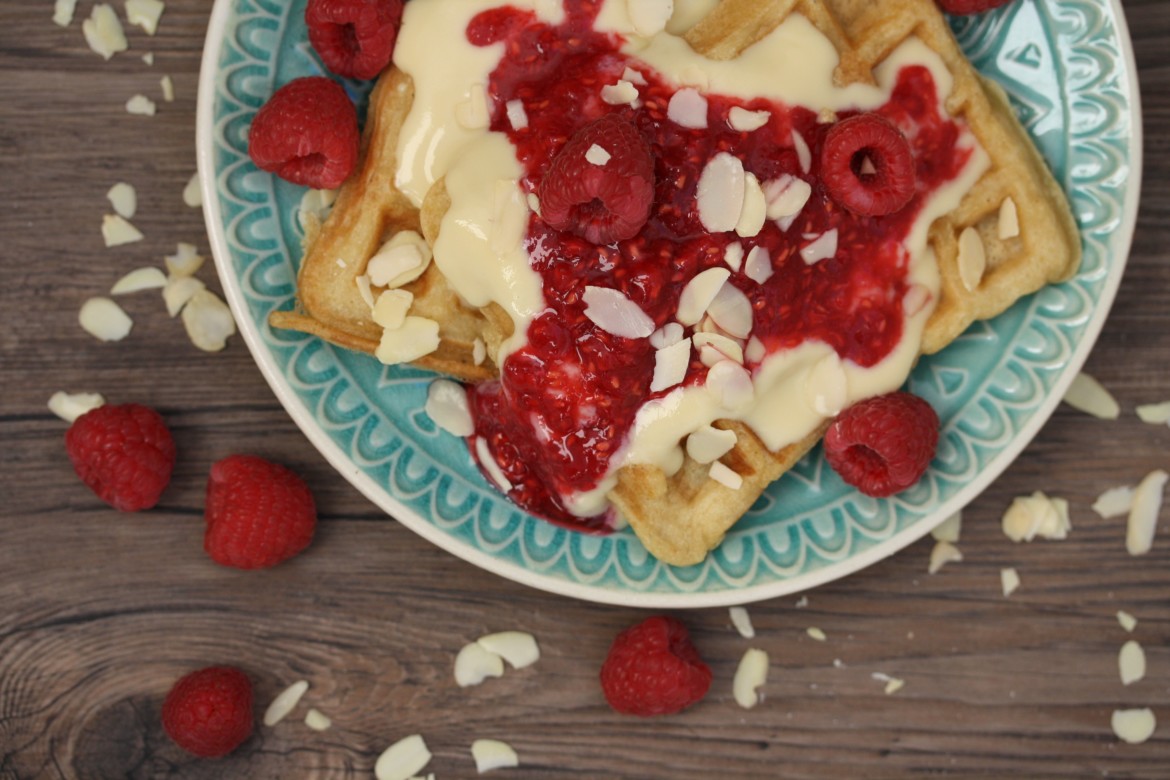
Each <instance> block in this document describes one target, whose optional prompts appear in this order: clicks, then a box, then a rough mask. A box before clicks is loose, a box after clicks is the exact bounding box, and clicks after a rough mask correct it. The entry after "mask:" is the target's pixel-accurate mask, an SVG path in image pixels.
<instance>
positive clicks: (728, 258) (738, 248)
mask: <svg viewBox="0 0 1170 780" xmlns="http://www.w3.org/2000/svg"><path fill="white" fill-rule="evenodd" d="M743 256H744V251H743V244H741V243H739V242H738V241H732V242H731V243H730V244H728V245H727V248H726V249H724V250H723V262H725V263H727V267H728V268H730V269H731V270H732V271H739V269H740V268H742V267H743Z"/></svg>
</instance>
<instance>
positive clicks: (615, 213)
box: [539, 114, 654, 245]
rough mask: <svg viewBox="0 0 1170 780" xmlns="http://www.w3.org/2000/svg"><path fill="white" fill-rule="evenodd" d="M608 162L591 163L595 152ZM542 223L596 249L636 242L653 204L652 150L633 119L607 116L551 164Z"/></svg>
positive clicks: (542, 199)
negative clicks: (601, 154)
mask: <svg viewBox="0 0 1170 780" xmlns="http://www.w3.org/2000/svg"><path fill="white" fill-rule="evenodd" d="M594 146H597V147H599V148H600V149H601V150H603V152H604V155H603V157H604V162H602V163H596V162H591V161H590V157H591V156H592V157H594V159H600V158H598V157H596V156H595V155H596V152H594V153H593V154H591V153H590V150H591V149H593V147H594ZM539 195H540V215H541V218H542V219H543V220H544V221H545V222H546V223H547V224H548V225H549V226H550V227H552V228H554V229H556V230H566V231H569V232H571V233H574V234H576V235H579V236H581V237H582V238H584V239H585V240H586V241H589V242H590V243H593V244H598V245H605V244H611V243H613V242H615V241H623V240H625V239H627V238H633V237H634V236H636V235H637V234H638V231H639V230H641V229H642V226H643V225H645V224H646V220H647V219H649V218H650V207H651V206H652V205H653V203H654V158H653V156H652V155H651V153H650V145H649V144H647V143H646V139H645V138H643V137H642V134H641V133H640V132H638V128H636V127H635V126H634V124H633V123H632V122H630V121H629V120H628V119H623V118H622V117H620V116H618V115H617V114H606V115H605V116H603V117H601V118H600V119H597V120H595V121H593V122H591V123H589V124H587V125H585V126H584V127H582V128H581V129H580V130H578V131H577V132H576V133H575V134H574V135H573V137H572V138H570V139H569V140H568V142H567V143H565V145H564V146H563V147H561V150H560V151H559V152H557V155H556V157H554V158H553V159H552V162H550V163H549V166H548V170H547V171H545V174H544V178H543V179H542V180H541V183H540V192H539Z"/></svg>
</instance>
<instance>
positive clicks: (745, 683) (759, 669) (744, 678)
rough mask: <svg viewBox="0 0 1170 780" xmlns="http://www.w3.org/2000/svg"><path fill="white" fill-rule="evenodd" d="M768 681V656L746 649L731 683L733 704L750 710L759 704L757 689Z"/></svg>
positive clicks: (759, 698) (759, 697)
mask: <svg viewBox="0 0 1170 780" xmlns="http://www.w3.org/2000/svg"><path fill="white" fill-rule="evenodd" d="M767 681H768V654H767V653H766V652H764V651H763V650H760V649H757V648H755V647H753V648H750V649H748V651H747V652H745V653H744V654H743V658H740V659H739V666H737V667H736V668H735V678H734V679H733V680H732V682H731V693H732V695H733V696H734V697H735V703H736V704H738V705H739V706H741V707H743V708H744V709H745V710H750V709H751V708H752V707H754V706H756V705H757V704H759V703H760V700H761V698H762V697H761V696H760V694H759V689H760V688H762V687H763V686H764V683H766V682H767Z"/></svg>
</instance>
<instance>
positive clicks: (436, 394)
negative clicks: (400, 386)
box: [424, 379, 475, 439]
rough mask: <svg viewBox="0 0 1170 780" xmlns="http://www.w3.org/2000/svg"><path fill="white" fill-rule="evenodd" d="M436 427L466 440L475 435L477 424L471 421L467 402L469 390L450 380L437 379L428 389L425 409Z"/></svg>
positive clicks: (469, 407)
mask: <svg viewBox="0 0 1170 780" xmlns="http://www.w3.org/2000/svg"><path fill="white" fill-rule="evenodd" d="M424 408H425V410H426V413H427V415H428V416H429V417H430V418H431V419H432V420H433V421H434V423H435V425H437V426H439V427H440V428H442V429H443V430H444V431H446V432H447V433H449V434H451V435H452V436H458V437H459V438H461V439H462V438H466V437H468V436H470V435H471V434H473V433H475V422H474V421H473V420H472V419H471V406H470V405H469V404H468V401H467V390H465V389H464V387H463V385H461V384H459V383H458V382H453V381H451V380H450V379H436V380H435V381H433V382H431V384H430V386H429V387H428V388H427V402H426V406H425V407H424Z"/></svg>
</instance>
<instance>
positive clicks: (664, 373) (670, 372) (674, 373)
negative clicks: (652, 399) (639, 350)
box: [650, 341, 691, 393]
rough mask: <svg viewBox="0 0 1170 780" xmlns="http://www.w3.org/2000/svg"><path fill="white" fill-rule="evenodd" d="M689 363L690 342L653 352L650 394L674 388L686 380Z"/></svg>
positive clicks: (675, 344)
mask: <svg viewBox="0 0 1170 780" xmlns="http://www.w3.org/2000/svg"><path fill="white" fill-rule="evenodd" d="M690 362H691V342H689V341H678V342H675V343H674V344H671V345H670V346H669V347H662V348H661V349H658V350H655V352H654V375H653V377H652V378H651V379H650V392H652V393H657V392H658V391H659V390H666V389H667V388H670V387H674V386H675V385H677V384H679V383H680V382H682V381H683V380H684V379H686V378H687V368H688V367H689V366H690Z"/></svg>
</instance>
